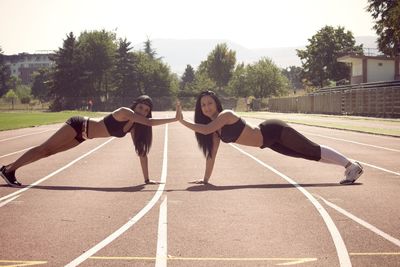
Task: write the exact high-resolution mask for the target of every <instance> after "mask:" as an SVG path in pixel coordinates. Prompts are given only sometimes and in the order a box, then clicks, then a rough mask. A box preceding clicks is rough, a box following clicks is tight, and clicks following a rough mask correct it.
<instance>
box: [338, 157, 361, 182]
mask: <svg viewBox="0 0 400 267" xmlns="http://www.w3.org/2000/svg"><path fill="white" fill-rule="evenodd" d="M363 173H364V170H363V167H362V166H361V164H360V163H358V162H357V161H355V162H353V163H352V164H351V165H350V166H349V167H347V168H346V171H345V172H344V175H345V176H346V177H345V178H344V179H343V180H341V181H340V184H352V183H354V182H355V181H356V180H357V179H358V178H359V177H360V176H361V174H363Z"/></svg>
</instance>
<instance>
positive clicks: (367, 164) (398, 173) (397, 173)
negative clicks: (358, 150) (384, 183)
mask: <svg viewBox="0 0 400 267" xmlns="http://www.w3.org/2000/svg"><path fill="white" fill-rule="evenodd" d="M351 160H355V161H358V162H360V163H361V164H363V165H365V166H368V167H371V168H375V169H378V170H381V171H384V172H388V173H391V174H394V175H398V176H400V172H394V171H391V170H388V169H385V168H382V167H378V166H375V165H372V164H369V163H366V162H362V161H359V160H356V159H351Z"/></svg>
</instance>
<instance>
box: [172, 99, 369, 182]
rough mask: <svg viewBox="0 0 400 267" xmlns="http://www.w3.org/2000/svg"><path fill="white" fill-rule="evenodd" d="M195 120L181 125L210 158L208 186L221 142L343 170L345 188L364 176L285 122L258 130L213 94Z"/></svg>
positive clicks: (359, 169) (197, 110) (199, 106)
mask: <svg viewBox="0 0 400 267" xmlns="http://www.w3.org/2000/svg"><path fill="white" fill-rule="evenodd" d="M179 110H180V108H179ZM194 116H195V123H193V122H190V121H188V120H185V119H184V118H183V116H182V113H180V114H179V121H180V122H181V123H182V124H183V125H185V126H186V127H188V128H190V129H192V130H193V131H195V132H196V139H197V142H198V145H199V147H200V148H201V149H202V150H203V153H204V156H205V157H206V170H205V173H204V178H203V179H202V180H198V181H196V182H197V183H208V181H209V179H210V176H211V173H212V170H213V167H214V162H215V157H216V155H217V151H218V147H219V143H220V140H222V142H225V143H232V142H234V143H238V144H241V145H247V146H255V147H260V148H266V147H269V148H271V149H272V150H274V151H276V152H278V153H281V154H284V155H287V156H291V157H298V158H303V159H308V160H315V161H321V162H326V163H333V164H337V165H340V166H343V167H344V168H345V177H344V179H342V180H341V181H340V183H341V184H352V183H354V182H355V181H356V180H357V179H358V178H359V177H360V176H361V174H362V173H363V168H362V166H361V165H360V163H358V162H352V161H351V160H349V159H348V158H346V157H345V156H344V155H342V154H340V153H339V152H337V151H335V150H333V149H332V148H329V147H327V146H323V145H318V144H315V143H313V142H312V141H310V140H309V139H307V138H306V137H305V136H303V135H302V134H300V133H299V132H297V131H296V130H295V129H293V128H292V127H290V126H289V125H287V124H286V123H285V122H283V121H281V120H267V121H264V122H263V123H261V124H260V125H259V126H258V127H253V126H251V125H249V124H247V123H246V121H245V120H243V119H242V118H240V117H239V116H238V115H237V114H235V113H234V112H233V111H231V110H223V109H222V105H221V102H220V100H219V99H218V97H217V96H216V94H215V93H214V92H212V91H205V92H202V93H200V95H199V96H198V98H197V102H196V108H195V115H194Z"/></svg>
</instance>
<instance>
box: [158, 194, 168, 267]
mask: <svg viewBox="0 0 400 267" xmlns="http://www.w3.org/2000/svg"><path fill="white" fill-rule="evenodd" d="M159 216H160V217H159V219H158V237H157V253H156V265H155V266H156V267H166V266H167V251H168V250H167V240H168V239H167V197H165V199H164V201H163V202H162V203H161V206H160V215H159Z"/></svg>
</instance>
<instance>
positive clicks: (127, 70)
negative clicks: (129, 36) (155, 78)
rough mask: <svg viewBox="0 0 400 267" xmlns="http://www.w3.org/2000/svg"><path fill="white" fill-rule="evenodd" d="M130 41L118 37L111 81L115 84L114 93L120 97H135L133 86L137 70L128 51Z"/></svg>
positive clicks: (135, 92)
mask: <svg viewBox="0 0 400 267" xmlns="http://www.w3.org/2000/svg"><path fill="white" fill-rule="evenodd" d="M130 45H131V42H128V41H127V40H126V38H125V39H120V40H119V44H118V50H117V53H116V57H115V68H114V70H113V75H112V77H113V81H114V85H115V86H116V91H115V93H116V95H118V96H121V97H126V96H132V97H137V96H138V95H139V94H138V91H137V90H136V89H135V88H134V86H135V85H136V83H135V82H136V79H137V70H136V67H135V60H134V56H133V54H132V53H131V52H130V50H131V49H132V47H130Z"/></svg>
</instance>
